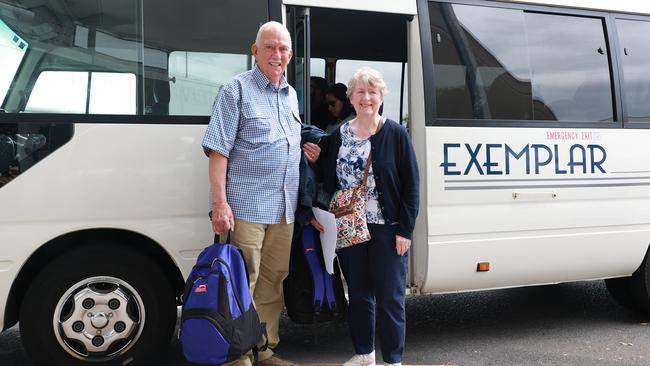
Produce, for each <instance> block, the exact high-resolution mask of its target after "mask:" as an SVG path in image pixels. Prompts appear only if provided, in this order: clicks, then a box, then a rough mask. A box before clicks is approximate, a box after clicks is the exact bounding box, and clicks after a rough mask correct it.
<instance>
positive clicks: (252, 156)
mask: <svg viewBox="0 0 650 366" xmlns="http://www.w3.org/2000/svg"><path fill="white" fill-rule="evenodd" d="M251 50H252V53H253V56H254V57H255V60H256V61H257V65H256V67H255V68H253V70H250V71H247V72H244V73H242V74H240V75H237V76H235V77H234V78H232V79H231V80H229V81H228V82H226V83H225V84H224V85H223V87H222V88H221V90H220V91H219V95H218V96H217V99H216V102H215V104H214V110H213V112H212V117H211V119H210V124H209V126H208V129H207V131H206V133H205V136H204V138H203V148H204V150H205V152H206V154H207V155H208V156H209V158H210V162H209V177H210V186H211V190H212V228H213V230H214V232H215V233H216V234H224V233H227V232H228V231H230V240H231V241H232V242H233V243H234V244H236V245H237V246H239V248H241V250H242V252H243V253H244V258H245V259H246V263H247V265H248V274H249V279H250V289H251V293H252V295H253V301H254V303H255V307H256V309H257V312H258V314H259V316H260V320H261V321H262V322H265V323H266V327H267V331H268V337H269V349H268V350H267V351H265V352H260V354H259V357H258V363H257V364H258V365H263V366H274V365H278V366H292V365H295V364H293V363H291V362H288V361H285V360H282V359H280V358H279V357H278V356H277V355H274V354H273V350H272V349H273V348H274V347H275V346H276V345H277V344H278V342H279V336H278V325H279V320H280V312H281V311H282V306H283V301H282V280H283V279H284V278H285V277H286V275H287V272H288V266H289V253H290V246H291V236H292V232H293V222H294V211H295V209H296V204H297V196H298V169H299V168H298V167H299V163H300V154H301V148H300V130H301V127H302V124H301V122H300V117H299V114H298V99H297V97H296V91H295V90H294V89H293V88H292V87H291V86H290V85H289V84H288V83H287V81H286V78H285V76H284V72H285V70H286V68H287V64H288V63H289V61H290V60H291V56H292V51H291V38H290V36H289V32H288V31H287V29H286V28H285V27H284V26H283V25H282V24H280V23H277V22H268V23H265V24H264V25H262V26H261V27H260V29H259V31H258V33H257V38H256V40H255V43H254V44H253V45H252V46H251ZM319 152H320V149H319V148H318V146H317V145H314V144H309V145H306V146H305V147H304V153H305V155H306V157H307V159H308V160H310V161H312V162H313V161H315V159H316V158H317V157H318V154H319ZM237 363H238V364H240V365H250V364H251V362H250V359H249V358H248V357H243V358H242V359H240V360H239V361H238V362H237Z"/></svg>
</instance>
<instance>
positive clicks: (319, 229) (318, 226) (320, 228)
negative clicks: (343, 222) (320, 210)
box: [309, 217, 325, 233]
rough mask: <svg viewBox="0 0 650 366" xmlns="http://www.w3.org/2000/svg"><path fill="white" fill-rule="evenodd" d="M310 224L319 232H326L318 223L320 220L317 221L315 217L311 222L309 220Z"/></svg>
mask: <svg viewBox="0 0 650 366" xmlns="http://www.w3.org/2000/svg"><path fill="white" fill-rule="evenodd" d="M309 223H310V224H311V226H313V227H314V229H316V230H318V231H319V232H321V233H323V232H325V228H324V227H323V225H321V224H320V222H318V220H316V218H315V217H312V218H311V220H309Z"/></svg>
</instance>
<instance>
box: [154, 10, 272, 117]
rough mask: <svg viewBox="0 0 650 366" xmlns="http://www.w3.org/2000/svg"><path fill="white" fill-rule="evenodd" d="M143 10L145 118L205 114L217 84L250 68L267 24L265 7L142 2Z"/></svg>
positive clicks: (211, 101)
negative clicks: (253, 48)
mask: <svg viewBox="0 0 650 366" xmlns="http://www.w3.org/2000/svg"><path fill="white" fill-rule="evenodd" d="M143 6H144V12H143V23H144V44H145V53H144V114H153V115H198V116H208V115H210V114H211V112H212V104H213V102H214V99H215V97H216V95H217V93H218V91H219V88H220V87H221V85H222V84H223V83H224V82H225V81H227V80H228V79H230V78H231V77H233V76H235V75H237V74H240V73H242V72H244V71H246V70H250V69H251V68H252V67H253V59H252V57H251V45H252V44H253V42H255V35H256V33H257V29H258V27H259V25H260V24H262V23H264V22H265V21H267V14H268V2H267V1H259V0H245V1H244V0H240V1H227V2H223V1H208V2H206V1H203V0H187V1H182V2H181V1H175V0H144V2H143ZM243 14H245V16H243ZM147 50H150V51H149V53H148V52H147Z"/></svg>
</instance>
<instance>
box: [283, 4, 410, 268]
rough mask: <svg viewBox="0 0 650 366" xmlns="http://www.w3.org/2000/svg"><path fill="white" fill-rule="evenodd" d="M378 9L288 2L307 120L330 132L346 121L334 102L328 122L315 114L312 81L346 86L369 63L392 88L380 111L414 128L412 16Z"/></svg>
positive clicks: (292, 69) (294, 68)
mask: <svg viewBox="0 0 650 366" xmlns="http://www.w3.org/2000/svg"><path fill="white" fill-rule="evenodd" d="M375 8H376V9H377V11H361V10H349V9H331V8H321V7H311V8H310V7H299V6H287V8H286V9H287V27H288V29H289V32H290V33H291V36H292V41H293V48H294V55H293V58H292V60H291V63H290V65H289V69H288V79H289V82H290V83H291V85H292V86H293V87H294V88H295V89H296V91H297V94H298V102H299V103H300V114H301V117H302V120H303V122H305V123H309V124H313V125H316V126H318V127H320V128H322V129H324V130H325V129H327V130H329V131H331V130H333V129H334V128H336V127H337V126H338V125H339V124H340V123H341V121H340V120H337V118H335V116H333V115H331V114H332V113H336V112H334V111H333V108H331V107H327V109H328V112H329V113H330V115H329V117H330V118H331V119H330V120H329V121H327V122H326V123H324V121H322V120H320V119H318V118H323V117H322V116H323V114H318V113H314V112H315V111H314V109H315V107H316V106H314V105H312V104H314V103H315V102H314V101H312V100H311V99H312V97H313V93H312V90H311V85H312V84H311V83H310V81H314V78H322V79H324V80H326V81H327V84H328V87H332V86H333V85H334V84H338V83H341V84H344V85H346V86H347V84H348V81H349V80H350V78H351V77H352V75H353V74H354V72H355V71H356V70H357V69H359V68H360V67H363V66H369V67H372V68H374V69H376V70H378V71H380V72H381V73H382V75H383V77H384V80H385V82H386V85H387V89H388V93H387V94H386V95H385V96H384V104H383V106H382V109H380V113H381V114H382V115H383V116H384V117H386V118H389V119H391V120H394V121H396V122H398V123H401V124H402V125H404V126H406V127H407V128H408V127H409V110H408V105H409V103H408V100H409V99H408V80H407V79H408V78H407V75H408V74H407V69H408V65H407V58H408V56H407V45H408V35H407V33H408V32H407V29H408V26H409V22H411V18H412V17H410V16H409V15H405V14H394V13H387V12H381V13H380V12H379V11H381V9H380V6H379V5H377V6H376V7H375ZM321 103H322V101H321ZM344 117H346V116H341V117H339V118H340V119H343V118H344ZM315 119H316V120H315ZM412 257H413V255H411V258H412ZM411 260H412V259H411ZM411 272H412V271H411Z"/></svg>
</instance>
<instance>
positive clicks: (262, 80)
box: [253, 65, 289, 91]
mask: <svg viewBox="0 0 650 366" xmlns="http://www.w3.org/2000/svg"><path fill="white" fill-rule="evenodd" d="M253 79H254V80H255V82H256V83H257V85H258V86H259V87H260V88H261V89H266V88H268V87H269V86H270V87H272V88H273V89H275V85H273V83H271V80H269V78H267V77H266V75H264V73H263V72H262V70H260V68H259V67H258V66H257V65H255V69H254V70H253ZM288 87H289V83H287V78H286V77H285V76H284V75H282V77H281V78H280V86H279V87H278V88H277V89H278V90H287V91H288V89H287V88H288Z"/></svg>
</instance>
